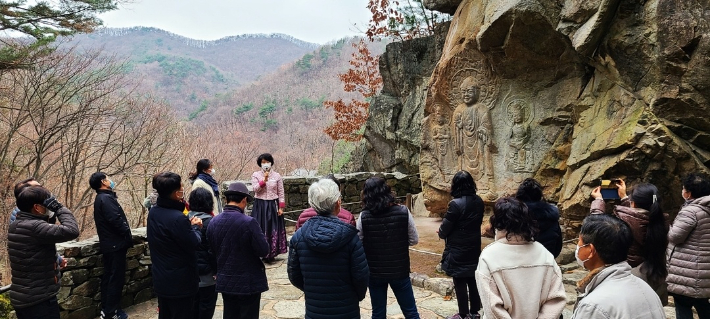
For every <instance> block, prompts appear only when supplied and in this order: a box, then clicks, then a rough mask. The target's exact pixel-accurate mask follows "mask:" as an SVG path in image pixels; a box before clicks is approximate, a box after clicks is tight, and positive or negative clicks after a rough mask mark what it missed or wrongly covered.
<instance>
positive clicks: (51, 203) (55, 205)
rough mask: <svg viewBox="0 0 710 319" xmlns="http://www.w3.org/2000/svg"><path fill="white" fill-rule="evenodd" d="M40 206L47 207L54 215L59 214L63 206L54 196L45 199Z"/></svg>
mask: <svg viewBox="0 0 710 319" xmlns="http://www.w3.org/2000/svg"><path fill="white" fill-rule="evenodd" d="M42 206H44V207H47V209H49V210H51V211H53V212H55V213H59V210H60V209H62V207H64V205H62V203H60V202H59V201H58V200H57V198H56V197H54V196H52V197H50V198H47V199H45V200H44V202H43V203H42Z"/></svg>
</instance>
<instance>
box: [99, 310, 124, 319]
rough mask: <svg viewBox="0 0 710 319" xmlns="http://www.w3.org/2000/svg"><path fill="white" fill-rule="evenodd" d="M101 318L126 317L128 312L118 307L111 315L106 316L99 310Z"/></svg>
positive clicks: (122, 318) (121, 318) (115, 318)
mask: <svg viewBox="0 0 710 319" xmlns="http://www.w3.org/2000/svg"><path fill="white" fill-rule="evenodd" d="M101 319H128V314H126V313H125V312H124V311H123V310H121V309H119V310H116V312H114V313H113V315H109V316H106V314H105V313H104V311H103V310H101Z"/></svg>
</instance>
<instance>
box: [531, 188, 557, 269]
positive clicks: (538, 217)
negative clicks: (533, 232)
mask: <svg viewBox="0 0 710 319" xmlns="http://www.w3.org/2000/svg"><path fill="white" fill-rule="evenodd" d="M525 205H527V206H528V211H529V212H530V215H532V218H533V219H534V220H535V221H537V227H538V230H539V232H538V234H537V236H535V241H537V242H539V243H541V244H542V245H543V246H545V248H547V251H549V252H550V253H551V254H552V256H555V258H557V256H559V255H560V252H561V251H562V229H561V228H560V210H559V209H557V206H555V205H552V204H550V203H547V202H544V201H538V202H525Z"/></svg>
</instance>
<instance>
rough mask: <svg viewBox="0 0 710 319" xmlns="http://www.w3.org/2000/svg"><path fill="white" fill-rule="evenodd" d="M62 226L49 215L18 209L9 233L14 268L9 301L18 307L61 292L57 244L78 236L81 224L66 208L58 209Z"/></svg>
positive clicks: (8, 245)
mask: <svg viewBox="0 0 710 319" xmlns="http://www.w3.org/2000/svg"><path fill="white" fill-rule="evenodd" d="M56 219H58V220H59V223H60V225H55V224H54V223H53V221H54V219H52V220H49V221H48V219H47V217H46V216H40V215H35V214H31V213H27V212H19V213H18V214H17V219H16V220H15V222H13V223H11V224H10V228H9V230H8V233H7V251H8V255H9V256H10V268H11V269H12V287H11V288H10V301H11V302H12V306H13V307H15V308H18V309H21V308H26V307H29V306H33V305H36V304H38V303H40V302H43V301H45V300H48V299H49V298H52V296H55V295H56V294H57V292H58V291H59V282H58V281H59V278H58V271H59V270H58V269H59V268H58V267H57V249H56V247H55V246H54V244H56V243H61V242H65V241H68V240H72V239H75V238H77V237H79V227H78V226H77V223H76V219H74V215H72V213H71V212H70V211H69V209H67V208H62V209H60V210H59V211H58V212H56Z"/></svg>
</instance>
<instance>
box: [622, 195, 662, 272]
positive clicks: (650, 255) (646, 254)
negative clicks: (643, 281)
mask: <svg viewBox="0 0 710 319" xmlns="http://www.w3.org/2000/svg"><path fill="white" fill-rule="evenodd" d="M629 198H630V200H631V201H632V202H634V206H635V207H637V208H643V209H645V210H647V211H648V212H649V213H648V225H647V226H646V238H644V243H643V247H641V251H642V255H643V258H644V269H645V270H646V276H647V277H648V281H649V282H650V283H652V284H653V283H660V282H661V281H664V280H665V279H666V276H667V275H668V269H667V268H666V247H667V246H668V226H667V225H666V219H665V217H664V216H663V211H662V210H661V198H660V197H659V196H658V188H656V186H654V185H653V184H649V183H642V184H639V185H637V186H636V187H634V188H633V190H632V191H631V196H629Z"/></svg>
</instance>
